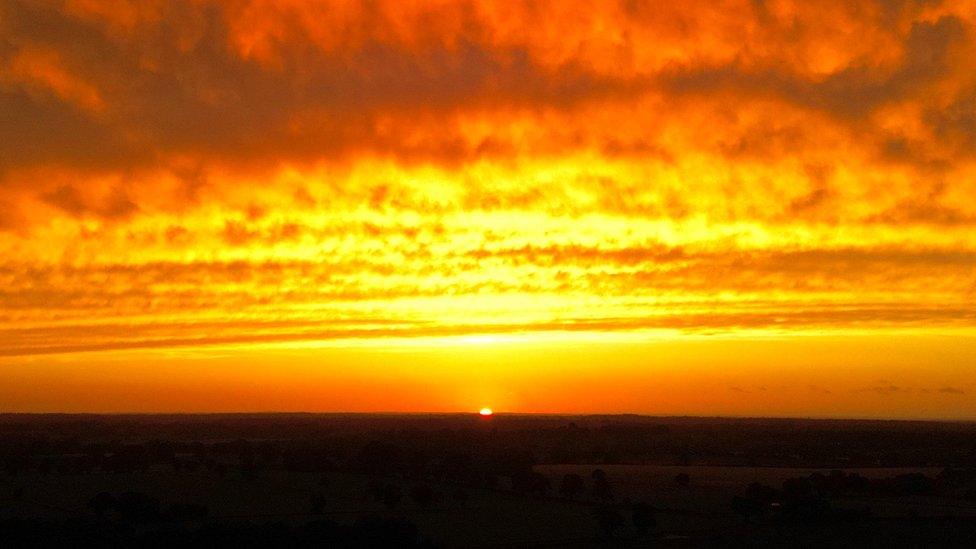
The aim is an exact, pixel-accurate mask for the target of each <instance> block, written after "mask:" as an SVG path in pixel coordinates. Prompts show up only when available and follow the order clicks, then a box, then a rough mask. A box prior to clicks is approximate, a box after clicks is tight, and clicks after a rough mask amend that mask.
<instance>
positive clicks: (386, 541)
mask: <svg viewBox="0 0 976 549" xmlns="http://www.w3.org/2000/svg"><path fill="white" fill-rule="evenodd" d="M0 466H2V471H0V547H18V546H64V545H72V546H77V545H92V544H95V545H102V546H173V545H201V546H202V545H207V546H223V545H231V544H233V545H238V546H244V547H248V546H268V545H277V546H322V547H331V546H338V547H382V546H398V547H400V546H420V547H523V546H535V547H548V546H563V547H590V546H599V547H615V546H625V547H643V546H651V545H672V546H714V545H727V546H740V545H743V544H745V545H783V546H786V545H788V546H797V545H800V546H864V545H868V546H871V545H888V546H919V547H922V546H976V424H972V423H933V422H880V421H835V420H769V419H709V418H650V417H639V416H585V417H569V416H517V415H516V416H511V415H496V416H494V417H492V418H490V419H484V418H480V417H478V416H475V415H461V414H457V415H345V414H338V415H337V414H330V415H303V414H271V415H172V416H169V415H157V416H77V415H70V416H65V415H40V416H32V415H6V416H0Z"/></svg>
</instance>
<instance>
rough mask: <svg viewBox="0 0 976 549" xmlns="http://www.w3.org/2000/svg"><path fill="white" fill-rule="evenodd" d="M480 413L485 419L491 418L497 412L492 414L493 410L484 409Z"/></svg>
mask: <svg viewBox="0 0 976 549" xmlns="http://www.w3.org/2000/svg"><path fill="white" fill-rule="evenodd" d="M478 413H479V414H481V415H482V416H483V417H489V416H491V415H492V414H494V413H495V412H492V411H491V408H482V409H481V410H478Z"/></svg>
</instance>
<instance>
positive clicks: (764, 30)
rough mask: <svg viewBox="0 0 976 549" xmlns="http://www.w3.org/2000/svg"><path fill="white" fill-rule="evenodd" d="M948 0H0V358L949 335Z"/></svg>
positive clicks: (960, 319) (969, 178)
mask: <svg viewBox="0 0 976 549" xmlns="http://www.w3.org/2000/svg"><path fill="white" fill-rule="evenodd" d="M973 7H974V6H973V5H972V3H970V2H965V1H963V2H951V1H945V2H939V1H910V0H905V1H899V2H889V1H881V0H879V1H857V2H850V1H838V2H828V3H826V4H824V3H818V4H817V5H816V6H814V5H809V4H807V3H802V2H786V1H783V2H774V1H769V2H766V1H760V2H756V1H742V2H734V1H730V2H685V3H682V4H681V6H671V7H667V6H661V5H659V4H657V3H651V2H647V3H645V2H633V1H620V2H603V3H599V4H598V5H597V6H593V5H592V3H583V2H580V3H575V2H569V1H567V2H554V3H551V4H548V5H546V4H540V3H537V2H530V1H526V2H505V3H498V2H478V1H467V2H463V1H458V2H403V1H395V2H384V1H374V2H349V3H336V2H304V1H301V2H299V1H296V2H289V1H277V2H272V1H257V0H255V1H252V2H235V3H225V2H208V1H165V2H162V1H161V2H152V1H150V2H146V1H139V2H128V1H122V0H120V1H117V2H105V1H90V0H68V1H63V2H62V1H17V0H0V113H2V114H0V282H2V285H0V354H2V355H8V356H9V355H31V354H45V353H55V352H70V351H81V350H102V349H114V348H143V347H153V346H158V347H168V346H180V345H197V344H203V343H235V344H236V343H247V342H275V341H294V340H299V339H333V338H349V337H353V338H385V337H390V336H410V337H412V336H422V335H453V334H470V333H483V332H502V333H510V332H536V331H554V330H559V331H562V330H569V331H578V330H586V331H597V332H606V331H634V330H642V329H667V330H678V331H688V332H708V333H712V332H716V331H718V332H723V331H724V332H734V331H736V330H742V329H750V330H753V329H762V330H776V331H792V332H804V331H822V330H848V329H874V330H885V329H901V328H909V329H927V330H936V331H938V330H950V329H952V330H956V329H969V328H972V327H973V326H974V324H976V322H974V321H976V236H974V235H976V232H974V230H973V229H974V225H976V205H974V204H976V203H974V202H973V201H972V197H973V196H976V177H974V176H976V66H974V65H976V64H974V61H973V60H974V59H976V34H974V32H976V28H974V23H976V18H974V15H973V14H974V13H976V10H974V9H973ZM121 326H129V327H130V328H127V329H122V328H120V327H121Z"/></svg>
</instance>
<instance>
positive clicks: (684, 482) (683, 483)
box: [674, 473, 691, 488]
mask: <svg viewBox="0 0 976 549" xmlns="http://www.w3.org/2000/svg"><path fill="white" fill-rule="evenodd" d="M674 483H675V484H677V485H678V486H680V487H682V488H687V487H688V486H690V485H691V477H689V476H688V473H678V474H677V475H675V476H674Z"/></svg>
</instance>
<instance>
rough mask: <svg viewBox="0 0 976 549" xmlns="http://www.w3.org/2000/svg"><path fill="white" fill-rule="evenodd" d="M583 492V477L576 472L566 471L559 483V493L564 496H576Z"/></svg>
mask: <svg viewBox="0 0 976 549" xmlns="http://www.w3.org/2000/svg"><path fill="white" fill-rule="evenodd" d="M582 492H583V477H581V476H579V475H577V474H576V473H566V474H565V475H563V480H562V482H560V483H559V493H560V494H561V495H562V496H563V497H567V498H571V499H572V498H575V497H577V496H579V495H580V493H582Z"/></svg>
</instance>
